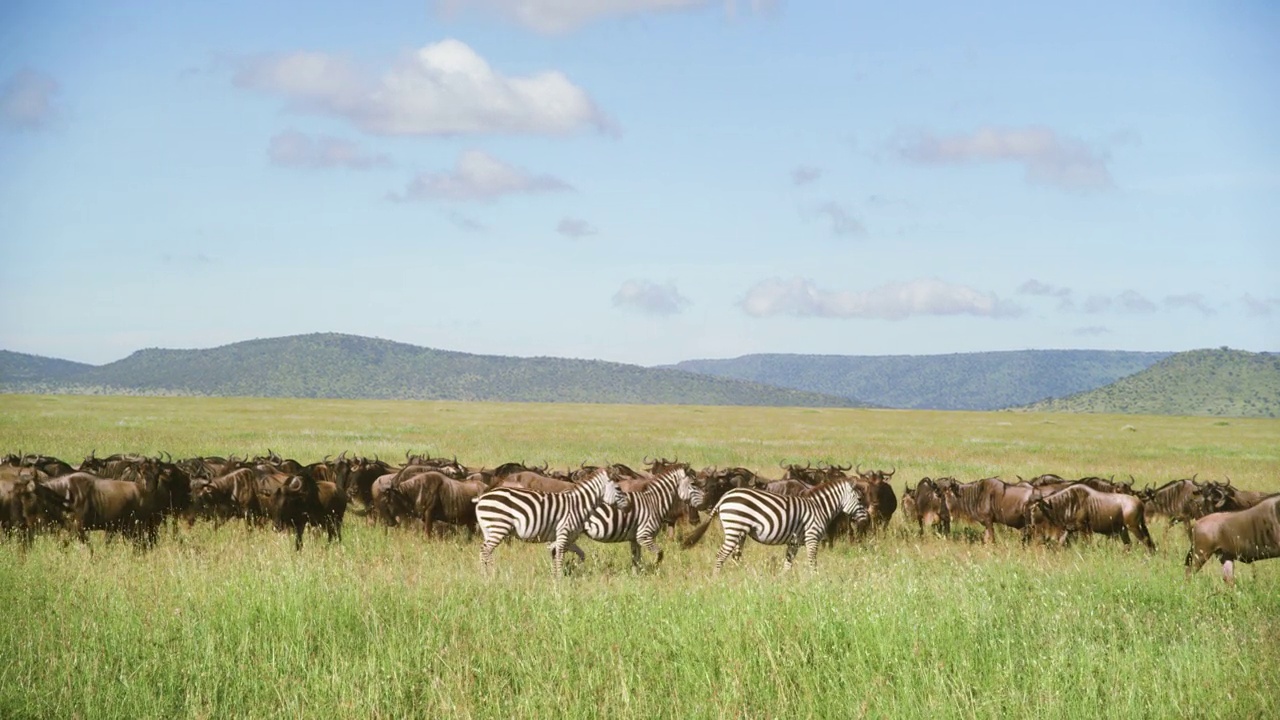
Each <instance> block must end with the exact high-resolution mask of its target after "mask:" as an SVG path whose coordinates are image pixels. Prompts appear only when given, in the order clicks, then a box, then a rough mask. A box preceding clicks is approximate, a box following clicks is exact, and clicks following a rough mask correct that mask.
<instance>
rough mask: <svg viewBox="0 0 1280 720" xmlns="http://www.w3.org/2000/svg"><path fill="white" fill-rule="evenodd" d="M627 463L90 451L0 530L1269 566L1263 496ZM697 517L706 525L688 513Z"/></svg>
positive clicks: (46, 466) (21, 535) (53, 469)
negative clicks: (962, 551) (1074, 543)
mask: <svg viewBox="0 0 1280 720" xmlns="http://www.w3.org/2000/svg"><path fill="white" fill-rule="evenodd" d="M643 467H644V469H643V470H639V469H632V468H631V467H628V466H626V465H623V464H619V463H614V464H610V465H606V466H588V465H586V464H585V463H584V464H583V465H581V466H579V467H578V468H570V469H565V470H555V469H551V468H549V467H547V466H546V465H545V464H544V465H543V466H540V467H538V466H528V465H525V464H524V463H514V462H513V463H506V464H503V465H500V466H498V467H496V468H493V469H488V468H479V469H477V468H469V467H467V466H465V465H463V464H461V463H459V462H458V461H457V459H456V458H444V457H431V456H429V455H413V454H411V453H406V454H405V461H404V462H403V463H397V464H394V465H393V464H391V463H388V462H387V461H385V460H381V459H379V458H377V457H375V458H373V459H369V458H366V457H356V456H354V455H351V454H350V453H348V452H343V453H341V454H339V455H337V456H333V457H326V458H325V459H324V460H323V461H321V462H315V463H311V464H308V465H303V464H301V463H299V462H297V461H296V460H292V459H287V458H282V457H280V456H279V455H278V454H277V453H275V452H272V451H270V450H268V452H267V454H266V455H260V456H257V457H235V456H234V455H233V456H230V457H194V458H184V459H178V460H175V459H173V458H172V457H171V456H168V455H167V454H163V453H162V454H161V455H158V456H155V457H151V456H145V455H137V454H117V455H111V456H109V457H98V456H97V455H96V453H91V454H90V455H89V456H88V457H86V458H84V459H83V461H82V462H81V463H80V464H79V466H78V467H74V466H72V465H71V464H69V463H67V462H65V461H64V460H61V459H58V458H55V457H51V456H47V455H38V454H23V453H17V454H9V455H6V456H4V457H3V458H0V523H2V524H3V528H4V535H5V537H6V538H9V539H16V541H17V542H18V543H20V544H21V545H22V546H23V547H26V546H29V545H30V544H31V543H32V542H33V540H34V538H35V536H36V534H37V533H41V532H44V533H64V534H65V538H66V539H65V542H67V543H69V542H70V540H71V539H72V538H78V539H79V540H80V541H81V542H83V543H88V542H89V532H90V531H95V530H101V531H104V532H105V534H106V536H107V537H108V538H111V537H113V536H116V535H122V536H125V537H128V538H130V539H132V540H133V541H135V542H136V543H137V544H138V546H139V547H140V548H143V549H145V548H148V547H151V546H153V545H154V544H155V543H156V542H157V540H158V537H159V532H160V528H161V527H162V526H163V524H164V523H165V521H166V520H168V521H169V522H170V523H171V524H172V526H173V532H175V533H178V532H180V527H181V525H182V524H183V521H185V524H186V525H187V527H190V526H192V525H193V524H194V523H195V522H196V521H197V520H198V519H205V520H207V521H209V522H211V523H212V525H213V527H214V528H218V527H219V526H221V525H222V524H224V523H226V522H227V521H229V520H232V519H240V520H243V522H244V523H245V525H246V526H247V527H249V528H254V527H259V526H264V525H267V524H271V525H273V526H274V527H275V528H276V529H278V530H291V531H292V532H293V535H294V539H295V547H296V548H297V549H299V550H301V549H302V541H303V535H304V530H305V529H306V527H308V526H313V527H316V528H319V529H321V530H323V531H324V532H326V533H327V534H328V538H329V540H330V541H333V540H335V539H336V540H341V538H342V524H343V520H344V517H345V515H346V513H347V509H348V506H349V505H350V506H351V507H352V512H353V514H357V515H360V516H363V517H365V518H366V521H367V522H370V523H380V524H383V525H386V526H389V527H396V526H400V527H405V526H413V527H417V526H421V528H422V529H423V531H424V532H425V534H426V536H427V537H428V538H429V537H431V536H432V535H433V534H438V533H439V532H440V531H441V530H442V529H443V528H442V527H441V524H443V525H445V526H453V527H454V528H458V529H464V530H465V531H466V532H467V536H468V538H471V537H472V535H473V533H474V532H476V531H477V530H479V531H480V532H481V534H482V536H483V542H482V550H481V555H482V560H483V561H484V564H485V565H486V566H488V565H490V564H491V563H492V558H491V553H492V551H493V548H494V546H496V545H497V544H498V543H500V542H501V541H502V539H503V538H505V537H507V536H510V535H515V536H516V537H519V538H521V539H525V540H534V541H541V542H548V543H550V545H551V550H552V556H553V561H554V564H555V573H556V574H557V575H558V574H559V573H560V571H561V558H562V556H563V554H564V552H566V551H570V552H573V553H576V554H578V555H579V556H580V557H581V556H582V551H581V549H580V548H578V547H577V545H576V542H575V541H576V539H577V538H578V537H580V536H583V535H585V536H587V537H590V538H592V539H595V540H598V541H601V542H622V541H629V542H630V543H631V549H632V561H633V563H634V564H635V566H636V567H637V568H639V567H640V566H641V564H642V563H641V548H642V547H643V548H645V549H648V550H650V551H651V552H653V553H654V554H655V555H656V558H657V561H658V562H661V559H662V552H661V550H660V549H658V547H657V545H656V543H655V537H654V535H655V533H657V531H658V530H659V529H660V528H669V529H670V532H672V533H673V534H674V528H675V527H676V526H677V525H684V524H686V523H687V525H688V526H689V527H690V528H691V530H690V531H689V532H686V533H684V545H685V546H686V547H688V546H690V545H692V544H694V543H696V542H697V541H698V540H699V539H700V538H701V537H702V535H703V533H705V532H706V529H707V526H708V525H709V524H710V523H711V522H712V520H713V519H715V518H716V517H719V519H720V521H721V526H722V529H723V530H724V531H725V544H724V545H723V546H722V548H721V553H720V555H719V556H718V557H717V560H716V569H717V570H719V568H720V565H721V564H722V563H723V561H724V560H725V558H726V557H728V556H731V555H740V552H741V541H742V539H743V538H744V537H751V538H752V539H754V540H757V541H759V542H763V543H766V544H773V545H787V556H786V560H787V565H788V566H790V564H791V560H792V558H793V557H794V556H795V554H796V552H797V551H798V549H799V547H801V546H807V547H808V550H809V560H810V564H811V566H812V565H813V563H814V559H813V558H814V553H815V552H816V544H817V541H818V539H819V538H825V540H826V542H828V543H832V542H835V541H836V540H837V539H840V538H848V539H849V540H850V541H855V542H856V541H857V539H858V538H860V537H863V536H865V535H866V534H868V533H878V532H883V531H884V530H885V529H886V528H887V527H888V525H889V521H890V520H891V518H892V517H893V515H894V514H895V512H898V511H899V510H901V514H902V516H903V517H904V520H905V522H906V523H907V525H908V526H915V527H917V528H918V529H919V532H920V533H921V534H923V533H925V532H929V531H931V532H935V533H939V534H943V535H946V534H949V533H950V532H951V523H952V521H953V520H955V521H963V522H968V523H973V524H975V525H978V526H981V527H982V529H983V532H982V539H983V541H984V542H991V541H993V540H994V537H995V536H994V527H995V526H996V525H1004V526H1007V527H1009V528H1013V529H1016V530H1019V531H1020V532H1021V536H1022V541H1023V542H1024V543H1030V542H1034V541H1037V540H1040V541H1045V542H1050V543H1058V544H1063V545H1065V544H1067V543H1068V542H1070V541H1071V539H1072V538H1073V537H1075V536H1079V535H1104V536H1113V537H1118V538H1119V539H1120V540H1122V541H1123V542H1124V543H1125V544H1126V545H1128V544H1129V543H1130V539H1131V538H1136V539H1137V540H1138V541H1139V542H1141V543H1142V544H1144V545H1145V546H1146V547H1147V548H1148V549H1149V550H1152V551H1154V549H1155V544H1154V542H1153V540H1152V538H1151V534H1150V532H1149V531H1148V529H1147V523H1148V521H1149V520H1150V519H1151V518H1153V517H1162V518H1164V519H1165V520H1167V521H1168V522H1169V523H1171V524H1178V523H1182V524H1185V525H1186V526H1187V528H1188V535H1189V537H1190V543H1191V547H1190V550H1189V551H1188V552H1187V555H1186V563H1185V564H1186V574H1187V576H1188V577H1190V575H1191V574H1192V573H1195V572H1196V571H1198V570H1199V569H1200V567H1201V566H1202V565H1203V564H1204V563H1205V562H1206V561H1207V560H1208V559H1209V558H1210V557H1213V556H1217V557H1218V558H1219V559H1220V560H1222V563H1223V577H1224V579H1225V580H1226V581H1227V582H1228V583H1232V582H1233V581H1234V579H1233V571H1232V566H1233V562H1234V561H1237V560H1238V561H1240V562H1246V563H1247V562H1253V561H1255V560H1262V559H1267V558H1274V557H1280V494H1271V493H1264V492H1256V491H1250V490H1242V489H1240V488H1237V487H1235V486H1233V485H1232V484H1231V482H1230V480H1229V479H1228V480H1227V481H1226V482H1216V481H1205V482H1201V481H1199V480H1198V479H1197V478H1196V477H1191V478H1185V479H1179V480H1171V481H1169V482H1166V483H1164V484H1162V485H1160V486H1158V487H1152V486H1147V487H1143V488H1135V487H1134V481H1133V479H1132V478H1130V480H1129V481H1128V482H1118V481H1116V480H1115V479H1114V478H1111V479H1104V478H1101V477H1085V478H1079V479H1074V480H1072V479H1066V478H1062V477H1059V476H1057V475H1052V474H1047V475H1041V476H1039V477H1035V478H1032V479H1030V480H1023V479H1022V478H1018V482H1013V483H1011V482H1007V481H1005V480H1002V479H1000V478H998V477H992V478H985V479H980V480H974V481H972V482H960V481H957V480H956V479H954V478H950V477H941V478H928V477H926V478H922V479H920V480H919V481H918V482H916V483H915V484H914V485H911V484H908V485H907V486H906V488H905V491H904V493H903V494H902V497H901V498H899V497H898V494H897V493H896V492H895V491H894V489H893V487H892V485H891V481H892V478H893V475H894V472H895V471H884V470H863V469H862V468H861V467H858V468H856V469H855V468H854V466H853V465H837V464H831V463H821V462H820V463H817V464H816V465H815V464H813V463H811V462H810V463H805V464H803V465H801V464H790V465H781V466H780V469H781V471H782V476H781V477H780V478H768V477H762V476H760V475H757V474H756V473H755V472H753V471H751V470H748V469H746V468H741V467H732V468H704V469H701V470H694V469H693V468H692V467H690V466H689V464H688V463H682V462H679V461H671V460H666V459H657V460H652V461H650V460H648V459H647V458H646V460H645V462H644V464H643ZM700 513H705V514H706V515H707V517H706V518H705V519H703V518H702V517H700Z"/></svg>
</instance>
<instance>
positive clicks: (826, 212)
mask: <svg viewBox="0 0 1280 720" xmlns="http://www.w3.org/2000/svg"><path fill="white" fill-rule="evenodd" d="M816 212H817V213H818V214H819V215H822V216H825V217H826V218H827V220H829V221H831V233H832V234H833V235H839V236H841V237H864V236H866V234H867V228H866V227H865V226H864V225H863V224H862V222H861V221H860V220H858V218H856V217H854V216H853V215H852V214H851V213H850V212H849V211H848V210H847V209H846V208H845V207H844V206H843V205H841V204H840V203H838V202H835V201H834V200H832V201H830V202H825V203H823V204H821V205H819V206H818V207H817V209H816Z"/></svg>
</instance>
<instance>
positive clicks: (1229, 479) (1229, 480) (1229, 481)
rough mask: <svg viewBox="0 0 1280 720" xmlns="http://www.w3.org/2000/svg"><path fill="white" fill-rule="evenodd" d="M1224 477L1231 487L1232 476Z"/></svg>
mask: <svg viewBox="0 0 1280 720" xmlns="http://www.w3.org/2000/svg"><path fill="white" fill-rule="evenodd" d="M1223 477H1225V478H1226V479H1227V487H1231V476H1230V475H1225V474H1224V475H1223Z"/></svg>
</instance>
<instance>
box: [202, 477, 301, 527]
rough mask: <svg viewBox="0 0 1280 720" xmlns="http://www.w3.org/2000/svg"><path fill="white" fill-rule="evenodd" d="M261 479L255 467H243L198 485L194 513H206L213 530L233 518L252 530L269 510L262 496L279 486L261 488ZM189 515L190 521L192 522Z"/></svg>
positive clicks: (268, 494)
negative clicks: (210, 515) (210, 520)
mask: <svg viewBox="0 0 1280 720" xmlns="http://www.w3.org/2000/svg"><path fill="white" fill-rule="evenodd" d="M259 479H260V476H259V474H258V471H257V470H256V469H255V468H251V467H246V468H240V469H239V470H232V471H231V472H229V473H227V474H226V475H220V476H218V477H216V478H214V479H212V480H209V481H207V482H203V483H197V485H196V489H195V492H194V495H195V497H194V500H193V505H194V508H195V509H196V510H197V511H206V512H209V513H211V514H212V515H213V527H214V529H217V528H218V527H221V525H222V523H224V522H226V521H227V520H230V519H231V518H233V517H239V518H244V521H245V526H246V527H252V526H253V525H254V524H255V523H256V522H257V521H258V520H260V519H262V518H265V517H267V515H268V514H269V513H268V510H267V508H266V507H265V506H264V505H263V504H262V495H267V496H270V494H271V493H272V492H274V490H275V488H276V487H279V485H278V484H276V485H274V486H273V487H271V488H270V489H269V490H268V488H265V487H260V482H259ZM194 518H195V516H194V515H192V516H191V520H190V522H194Z"/></svg>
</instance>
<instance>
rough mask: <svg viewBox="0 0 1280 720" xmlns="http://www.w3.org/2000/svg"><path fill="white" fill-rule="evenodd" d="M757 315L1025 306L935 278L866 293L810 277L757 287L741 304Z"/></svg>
mask: <svg viewBox="0 0 1280 720" xmlns="http://www.w3.org/2000/svg"><path fill="white" fill-rule="evenodd" d="M738 305H739V307H741V308H742V310H743V312H745V313H747V314H748V315H751V316H753V317H765V316H769V315H794V316H798V317H830V318H863V319H879V320H905V319H906V318H909V317H912V316H917V315H976V316H980V317H992V318H997V317H1011V316H1015V315H1018V314H1020V313H1021V312H1022V309H1021V308H1020V307H1018V306H1017V305H1016V304H1014V303H1010V302H1008V301H1005V300H1001V299H999V298H998V297H996V296H995V294H993V293H984V292H981V291H978V290H975V289H973V288H971V287H968V286H966V285H956V284H952V283H948V282H943V281H942V280H938V279H936V278H925V279H919V280H911V281H909V282H905V283H889V284H887V285H882V286H880V287H878V288H874V289H872V290H868V291H865V292H852V291H832V290H823V289H821V288H819V287H817V286H816V285H815V284H814V283H813V281H811V280H807V279H805V278H798V277H797V278H793V279H791V280H783V279H781V278H770V279H768V280H762V281H760V282H758V283H756V284H755V285H753V286H752V287H751V288H750V289H749V290H747V294H746V296H745V297H743V298H742V300H741V301H739V303H738Z"/></svg>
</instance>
